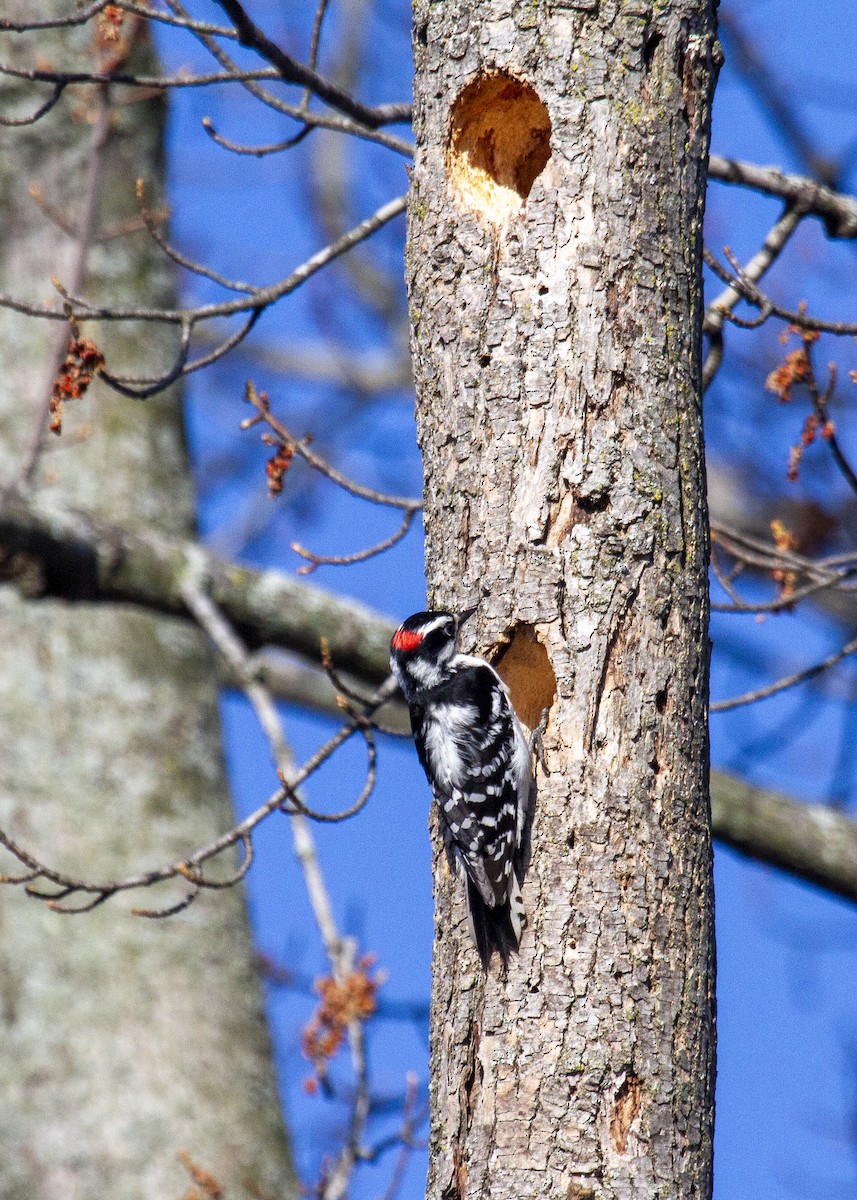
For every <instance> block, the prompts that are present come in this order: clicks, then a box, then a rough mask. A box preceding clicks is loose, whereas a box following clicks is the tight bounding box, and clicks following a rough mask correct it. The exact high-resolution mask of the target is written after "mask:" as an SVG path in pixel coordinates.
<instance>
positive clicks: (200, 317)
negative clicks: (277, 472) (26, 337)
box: [0, 195, 407, 326]
mask: <svg viewBox="0 0 857 1200" xmlns="http://www.w3.org/2000/svg"><path fill="white" fill-rule="evenodd" d="M406 205H407V196H406V195H403V196H398V197H397V198H396V199H395V200H389V201H387V203H386V204H382V205H381V207H380V208H379V209H377V210H376V211H375V212H374V213H373V214H372V215H371V216H370V217H367V218H366V219H365V220H364V221H361V222H360V224H359V225H355V226H354V228H353V229H350V230H349V231H348V233H346V234H344V235H343V237H341V238H339V239H337V241H336V242H333V243H332V244H331V245H329V246H325V247H324V248H323V249H322V250H319V251H317V253H315V254H314V255H312V257H310V258H308V259H307V260H306V261H305V262H304V263H302V264H301V265H300V266H299V267H297V268H296V269H295V270H294V271H292V273H291V274H290V275H288V276H287V277H286V278H285V279H281V280H280V281H279V282H278V283H275V284H271V285H270V286H269V287H260V288H255V289H254V290H253V292H252V293H251V294H250V295H249V296H248V297H247V299H246V300H231V301H227V302H225V303H222V304H205V305H202V306H200V307H199V308H189V309H170V308H145V307H139V308H114V307H112V306H111V307H107V306H104V305H97V304H91V303H89V301H87V300H84V299H82V298H81V297H79V296H75V295H73V294H72V292H71V291H70V290H68V289H66V290H65V294H66V298H67V299H68V302H69V307H70V309H71V315H72V316H73V317H74V318H75V319H76V320H80V321H159V322H163V323H164V324H171V325H183V324H185V323H188V324H190V325H191V326H193V325H196V324H197V323H198V322H200V321H209V320H212V319H213V318H215V317H230V316H234V315H236V314H238V313H246V312H252V311H255V310H259V311H260V312H261V311H262V310H264V309H265V308H268V307H269V306H270V305H272V304H274V303H275V302H276V301H277V300H280V299H281V298H282V297H283V296H287V295H288V294H289V293H290V292H293V291H295V289H296V288H298V287H300V286H301V284H302V283H305V282H306V280H307V279H309V278H311V277H312V276H313V275H315V274H316V273H317V272H318V271H320V270H321V269H322V268H323V267H326V266H327V264H328V263H329V262H333V260H334V259H336V258H339V257H340V255H342V254H346V253H347V252H348V251H349V250H350V249H351V248H352V247H353V246H356V245H359V243H360V242H363V241H365V240H366V239H367V238H369V237H371V236H372V234H373V233H375V232H377V230H379V229H381V228H382V227H383V226H384V225H386V224H387V223H388V222H390V221H392V220H393V219H394V218H395V217H398V216H399V215H400V214H401V213H403V212H404V211H405V207H406ZM0 306H2V307H4V308H9V309H12V310H13V311H15V312H20V313H23V314H24V315H25V316H33V317H44V318H47V319H49V320H56V321H64V320H67V319H68V313H67V311H66V309H65V308H62V309H58V308H57V309H52V308H46V307H45V306H43V305H37V304H30V303H27V302H26V301H22V300H18V299H16V298H15V297H13V296H7V295H4V294H0Z"/></svg>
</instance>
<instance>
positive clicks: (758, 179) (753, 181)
mask: <svg viewBox="0 0 857 1200" xmlns="http://www.w3.org/2000/svg"><path fill="white" fill-rule="evenodd" d="M708 174H709V177H710V178H711V179H718V180H720V182H721V183H736V184H739V185H740V186H741V187H746V188H752V189H753V191H756V192H762V193H763V194H764V195H766V196H779V197H780V198H781V199H782V200H785V201H786V203H788V204H799V205H800V206H801V207H802V208H805V210H806V213H807V216H814V217H820V218H821V219H822V220H823V221H824V225H825V229H826V231H827V235H828V237H832V238H857V199H856V198H855V197H854V196H848V195H845V194H844V193H841V192H836V191H833V190H832V189H831V188H829V187H823V186H822V185H821V184H819V183H816V181H815V180H814V179H808V178H806V176H804V175H787V174H785V173H784V172H782V171H780V170H779V169H778V168H777V167H760V166H757V165H756V164H755V163H748V162H741V161H739V160H738V159H734V158H722V157H721V156H720V155H719V154H712V155H711V157H710V158H709V160H708Z"/></svg>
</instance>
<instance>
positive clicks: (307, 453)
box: [242, 380, 423, 514]
mask: <svg viewBox="0 0 857 1200" xmlns="http://www.w3.org/2000/svg"><path fill="white" fill-rule="evenodd" d="M244 398H245V399H246V400H247V402H248V404H252V405H253V407H254V408H255V409H256V413H257V416H255V417H251V418H250V419H249V420H247V421H243V422H242V428H243V429H250V428H252V427H253V426H254V425H258V424H259V422H260V421H263V422H264V423H265V424H266V425H268V426H269V428H270V429H272V430H273V432H274V433H275V434H276V437H277V440H278V441H279V442H280V443H281V444H282V445H283V446H287V447H288V448H289V449H290V450H292V451H293V452H294V453H295V454H297V455H298V457H300V458H302V459H303V460H304V462H305V463H306V464H307V465H308V466H310V467H312V469H313V470H314V471H318V473H319V474H320V475H324V476H325V478H326V479H329V480H330V481H331V483H335V484H336V485H337V486H338V487H341V488H342V489H343V490H344V491H346V492H348V493H350V495H352V496H358V497H359V498H360V499H361V500H368V501H370V502H371V503H372V504H381V505H384V506H385V507H388V508H401V509H403V510H404V511H405V512H407V513H411V514H413V513H415V512H418V511H419V510H420V509H421V508H422V506H423V502H422V500H416V499H413V498H412V497H410V496H392V495H388V494H387V493H385V492H379V491H377V490H376V489H375V488H370V487H366V486H365V485H364V484H361V483H356V482H355V481H354V480H353V479H349V478H348V476H347V475H343V474H342V472H341V471H337V469H336V468H335V467H332V466H331V465H330V463H329V462H327V461H326V460H325V459H323V458H321V457H320V456H319V455H318V454H315V453H314V452H313V451H312V450H310V448H309V446H307V444H306V442H303V441H301V440H299V439H298V438H296V437H295V436H294V434H293V433H290V432H289V430H288V429H286V427H285V425H283V423H282V422H281V421H279V420H278V419H277V418H276V417H275V416H274V415H273V413H272V412H271V407H270V400H269V398H268V395H267V393H265V392H257V391H256V389H255V387H254V386H253V384H252V383H251V382H249V380H248V382H247V387H246V390H245V393H244Z"/></svg>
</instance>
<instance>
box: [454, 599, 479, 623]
mask: <svg viewBox="0 0 857 1200" xmlns="http://www.w3.org/2000/svg"><path fill="white" fill-rule="evenodd" d="M478 607H479V606H478V605H476V604H474V605H473V608H465V610H464V612H463V613H459V617H458V629H460V628H461V626H462V625H463V624H464V622H465V621H469V620H470V618H471V617H472V616H473V614H474V613H475V612H476V609H477V608H478Z"/></svg>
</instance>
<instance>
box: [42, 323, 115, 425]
mask: <svg viewBox="0 0 857 1200" xmlns="http://www.w3.org/2000/svg"><path fill="white" fill-rule="evenodd" d="M103 366H104V355H103V354H102V353H101V351H100V350H99V349H98V347H97V346H96V345H95V344H94V342H90V341H87V340H86V338H82V337H81V336H80V335H79V333H78V331H77V330H76V329H75V328H74V327H72V335H71V337H70V338H69V339H68V347H67V349H66V355H65V360H64V362H63V364H62V366H61V367H60V369H59V372H58V374H57V377H56V379H55V381H54V386H53V390H52V391H51V404H50V413H51V423H50V430H51V433H62V418H63V407H64V405H65V402H66V400H78V399H80V397H81V396H83V395H84V394H85V392H86V390H87V388H88V387H89V385H90V384H91V383H92V378H93V376H94V375H95V374H96V373H97V372H98V371H100V370H101V368H102V367H103Z"/></svg>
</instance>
